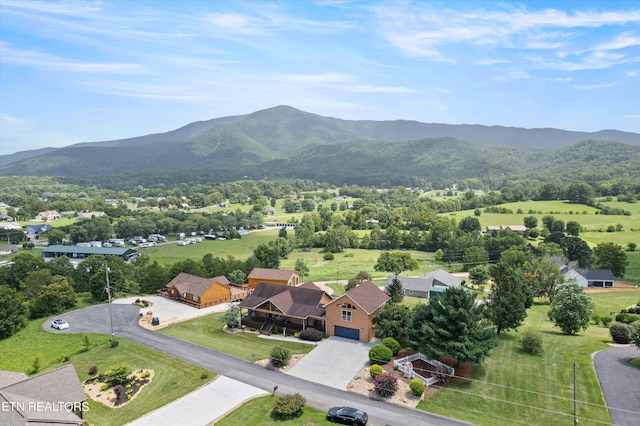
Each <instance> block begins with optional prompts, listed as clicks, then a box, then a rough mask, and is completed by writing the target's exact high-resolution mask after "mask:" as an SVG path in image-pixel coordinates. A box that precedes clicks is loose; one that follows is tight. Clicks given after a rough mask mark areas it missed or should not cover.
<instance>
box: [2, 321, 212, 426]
mask: <svg viewBox="0 0 640 426" xmlns="http://www.w3.org/2000/svg"><path fill="white" fill-rule="evenodd" d="M88 335H89V337H90V339H91V347H90V349H89V350H88V351H86V352H84V345H83V343H82V335H81V334H75V333H64V334H58V333H49V332H48V331H45V330H43V329H42V320H41V319H40V320H32V321H29V323H28V324H27V327H26V328H24V329H22V330H21V331H20V332H18V333H17V334H15V335H14V336H11V337H10V338H7V339H3V340H0V354H2V356H0V369H1V370H8V371H21V372H27V371H29V370H30V369H31V368H32V365H33V362H34V359H36V357H37V358H38V359H39V360H40V365H41V371H46V370H49V369H53V368H58V367H61V366H63V365H65V364H67V363H71V364H72V365H73V367H74V368H75V370H76V373H77V374H78V377H79V378H80V380H81V381H84V380H86V379H88V378H89V374H88V373H87V371H88V369H89V367H90V366H92V365H97V366H98V368H99V371H101V372H104V371H106V370H108V369H109V368H110V367H111V366H113V365H115V364H118V363H125V364H127V365H128V366H130V367H131V368H132V369H139V368H148V369H152V370H155V371H156V376H155V377H154V379H153V382H152V383H151V384H150V385H148V386H147V387H146V388H145V389H143V391H142V392H141V393H140V395H139V396H137V397H136V398H135V399H134V400H133V401H132V402H130V403H129V404H127V405H125V406H123V407H120V408H117V409H112V408H108V407H106V406H104V405H102V404H100V403H97V402H93V401H89V411H87V412H86V413H85V420H86V421H87V422H88V423H89V424H94V425H96V426H100V425H105V426H110V425H121V424H125V423H128V422H130V421H132V420H134V419H136V418H138V417H140V416H141V415H143V414H145V413H148V412H149V411H152V410H155V409H157V408H160V407H161V406H163V405H165V404H168V403H169V402H171V401H173V400H175V399H176V398H179V397H181V396H183V395H186V394H187V393H189V392H192V391H193V390H195V389H197V388H198V387H200V386H202V385H204V384H206V383H208V382H210V381H211V379H212V378H213V377H214V376H215V374H213V373H211V372H207V371H206V370H203V369H201V368H199V367H196V366H193V365H190V364H187V363H185V362H183V361H179V360H177V359H175V358H172V357H169V356H167V355H165V354H163V353H161V352H157V351H154V350H151V349H148V348H146V347H144V346H140V345H137V344H135V343H132V342H129V341H127V340H123V339H121V340H120V345H119V346H118V347H117V348H111V347H110V345H109V335H106V334H93V333H92V334H88ZM63 357H67V358H68V359H69V360H68V361H66V362H65V361H63ZM203 373H206V374H205V376H206V377H204V378H202V377H203V376H202V375H203Z"/></svg>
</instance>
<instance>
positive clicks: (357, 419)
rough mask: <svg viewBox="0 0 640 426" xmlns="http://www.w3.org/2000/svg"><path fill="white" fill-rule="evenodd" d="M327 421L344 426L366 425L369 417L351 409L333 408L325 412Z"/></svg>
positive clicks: (362, 412)
mask: <svg viewBox="0 0 640 426" xmlns="http://www.w3.org/2000/svg"><path fill="white" fill-rule="evenodd" d="M327 420H329V421H331V422H336V423H342V424H345V425H363V426H364V425H366V424H367V420H369V416H367V413H365V412H364V411H360V410H358V409H357V408H352V407H333V408H332V409H330V410H329V411H327Z"/></svg>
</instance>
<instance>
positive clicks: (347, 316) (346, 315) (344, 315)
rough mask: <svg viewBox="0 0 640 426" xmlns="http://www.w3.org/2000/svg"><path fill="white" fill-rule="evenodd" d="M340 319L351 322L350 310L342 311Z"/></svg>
mask: <svg viewBox="0 0 640 426" xmlns="http://www.w3.org/2000/svg"><path fill="white" fill-rule="evenodd" d="M342 321H347V322H351V311H345V310H343V311H342Z"/></svg>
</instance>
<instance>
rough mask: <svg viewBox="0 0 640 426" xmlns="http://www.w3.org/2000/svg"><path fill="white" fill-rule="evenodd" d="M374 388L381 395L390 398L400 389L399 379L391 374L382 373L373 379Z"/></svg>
mask: <svg viewBox="0 0 640 426" xmlns="http://www.w3.org/2000/svg"><path fill="white" fill-rule="evenodd" d="M373 389H374V390H375V392H376V393H377V394H378V395H380V396H381V397H383V398H388V397H390V396H392V395H393V394H394V393H396V391H397V390H398V379H397V378H395V377H393V376H391V375H389V374H380V375H379V376H376V377H375V378H374V379H373Z"/></svg>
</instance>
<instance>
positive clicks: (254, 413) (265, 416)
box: [216, 396, 335, 426]
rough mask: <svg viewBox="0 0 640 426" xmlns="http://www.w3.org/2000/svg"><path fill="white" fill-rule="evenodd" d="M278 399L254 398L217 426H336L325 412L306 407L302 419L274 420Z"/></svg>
mask: <svg viewBox="0 0 640 426" xmlns="http://www.w3.org/2000/svg"><path fill="white" fill-rule="evenodd" d="M275 400H276V398H275V397H272V396H263V397H259V398H254V399H252V400H251V401H249V402H247V403H245V404H243V405H242V407H240V408H238V409H236V410H234V411H233V412H231V413H229V414H228V415H226V416H225V417H224V418H223V419H222V420H220V421H219V422H216V426H237V425H242V426H276V425H278V426H279V425H282V426H298V425H301V426H314V425H334V424H335V423H331V422H329V421H328V420H327V419H326V413H325V412H324V411H320V410H316V409H315V408H312V407H305V408H304V412H303V413H302V415H301V416H300V417H296V418H294V419H291V420H281V419H274V418H273V417H271V408H272V407H273V404H274V402H275Z"/></svg>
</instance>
